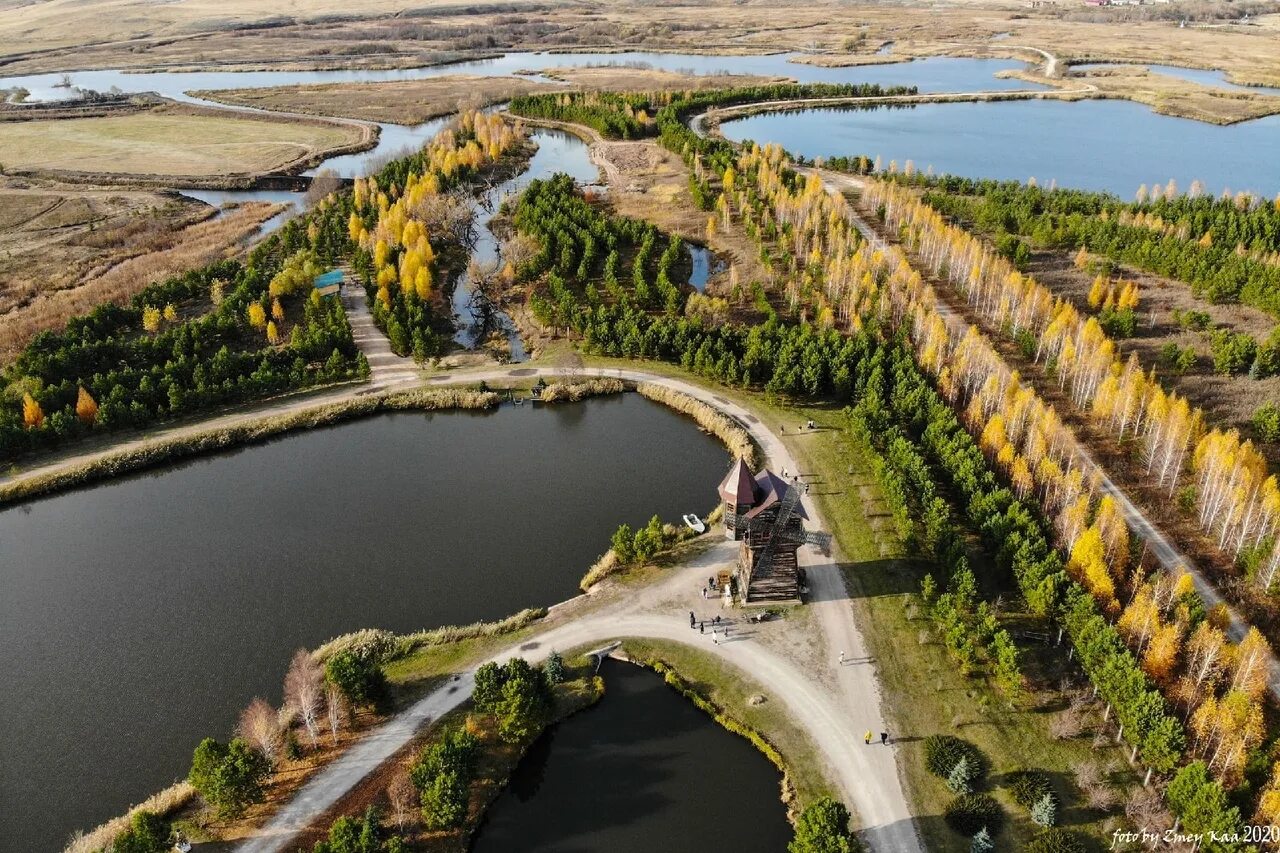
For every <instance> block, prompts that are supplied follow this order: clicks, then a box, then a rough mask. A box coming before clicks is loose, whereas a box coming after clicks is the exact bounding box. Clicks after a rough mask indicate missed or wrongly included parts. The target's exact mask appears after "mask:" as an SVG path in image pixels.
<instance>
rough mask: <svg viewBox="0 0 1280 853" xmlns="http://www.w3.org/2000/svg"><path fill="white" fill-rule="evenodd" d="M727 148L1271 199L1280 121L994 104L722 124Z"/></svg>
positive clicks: (791, 114) (764, 116)
mask: <svg viewBox="0 0 1280 853" xmlns="http://www.w3.org/2000/svg"><path fill="white" fill-rule="evenodd" d="M721 130H722V132H723V133H724V135H725V136H726V137H728V138H729V139H733V140H742V139H753V140H755V141H757V142H760V143H764V142H777V143H779V144H781V145H782V147H784V148H786V149H787V150H789V151H791V152H792V153H795V154H801V155H804V156H805V157H831V156H838V155H855V154H865V155H867V156H869V157H872V158H875V157H877V156H879V157H881V158H882V159H883V163H884V165H885V166H886V167H887V166H888V164H889V161H891V160H897V161H898V165H899V167H901V166H903V164H904V163H905V162H906V161H907V160H912V161H914V163H915V166H916V168H917V169H919V170H921V171H923V170H925V169H927V168H928V167H930V166H932V167H933V169H934V171H936V172H950V173H952V174H957V175H965V176H967V177H975V178H1003V179H1014V180H1019V181H1026V180H1027V179H1028V178H1033V177H1034V178H1035V179H1036V180H1037V181H1039V183H1040V184H1041V186H1047V185H1048V184H1049V182H1050V181H1055V180H1056V181H1057V183H1058V185H1059V186H1068V187H1075V188H1078V189H1090V190H1106V191H1108V192H1113V193H1116V194H1117V195H1119V196H1121V197H1122V198H1132V197H1133V194H1134V192H1135V191H1136V190H1137V189H1138V186H1139V185H1140V184H1147V185H1148V186H1150V185H1151V184H1152V183H1159V184H1161V185H1163V184H1165V183H1167V182H1168V180H1169V179H1170V178H1173V179H1175V180H1176V181H1177V182H1178V186H1180V187H1182V188H1183V189H1186V188H1187V187H1189V186H1190V185H1191V182H1192V181H1194V180H1199V181H1201V182H1203V184H1204V185H1205V187H1206V189H1207V190H1208V191H1210V192H1213V193H1220V192H1221V191H1222V190H1223V189H1227V188H1229V189H1231V190H1251V191H1254V192H1257V193H1260V194H1261V195H1263V196H1266V197H1271V196H1273V195H1275V194H1276V193H1277V192H1280V169H1278V168H1277V166H1276V162H1277V161H1276V157H1275V153H1276V152H1277V151H1280V115H1275V116H1267V117H1266V118H1261V119H1255V120H1254V121H1248V122H1243V123H1241V124H1235V125H1229V126H1227V127H1220V126H1218V125H1212V124H1206V123H1204V122H1199V121H1190V120H1188V119H1180V118H1172V117H1170V116H1162V115H1157V114H1156V113H1153V112H1152V111H1151V109H1150V108H1149V107H1147V106H1144V105H1143V104H1135V103H1133V102H1131V101H1119V100H1114V101H1113V100H1107V101H1078V102H1075V103H1068V102H1065V101H1052V100H1046V101H1041V100H1031V101H997V102H990V103H954V104H919V105H916V106H894V107H875V108H871V109H810V110H796V111H788V112H775V113H759V114H757V115H754V116H748V117H746V118H741V119H734V120H732V121H726V122H724V124H722V125H721Z"/></svg>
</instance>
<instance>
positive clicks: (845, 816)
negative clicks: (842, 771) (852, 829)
mask: <svg viewBox="0 0 1280 853" xmlns="http://www.w3.org/2000/svg"><path fill="white" fill-rule="evenodd" d="M855 849H857V848H856V847H855V846H854V841H853V839H852V837H851V836H850V835H849V810H848V809H846V808H845V807H844V804H843V803H838V802H836V801H835V800H833V799H831V798H830V797H823V798H822V799H820V800H818V801H816V802H814V803H812V804H810V805H809V806H808V807H807V808H806V809H805V810H804V811H803V812H801V813H800V817H799V819H798V820H797V821H796V834H795V837H794V838H793V839H792V840H791V843H790V844H788V845H787V853H852V851H853V850H855Z"/></svg>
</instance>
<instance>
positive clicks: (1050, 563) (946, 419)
mask: <svg viewBox="0 0 1280 853" xmlns="http://www.w3.org/2000/svg"><path fill="white" fill-rule="evenodd" d="M760 167H761V163H757V164H756V165H755V166H754V167H753V168H760ZM741 172H742V173H748V172H749V169H748V168H744V169H742V170H741ZM779 186H781V184H779ZM801 192H805V191H804V190H801ZM821 195H822V197H824V198H829V197H826V196H825V194H821ZM814 198H817V196H814ZM830 203H831V204H836V203H838V202H836V201H835V200H832V201H831V202H830ZM814 219H815V220H816V221H819V222H820V223H821V227H820V232H821V233H822V234H824V235H825V234H826V233H827V224H828V223H829V222H832V221H835V220H833V219H832V218H831V217H830V216H828V211H825V210H824V211H821V212H820V213H819V214H817V215H816V216H815V217H814ZM789 230H792V232H793V235H794V232H795V231H796V230H798V229H794V228H790V229H789ZM842 239H847V237H846V238H842ZM583 314H584V320H583V321H582V324H581V325H582V326H583V329H584V333H585V334H584V338H585V343H586V344H587V345H588V347H592V348H599V349H603V350H604V351H606V352H612V351H615V346H614V342H616V341H618V336H619V333H620V332H622V333H623V334H626V335H628V336H632V335H634V336H635V337H636V338H637V339H638V341H639V342H640V344H641V345H640V346H638V347H636V348H635V350H634V351H631V352H627V351H626V349H627V348H626V347H623V346H620V345H619V346H617V347H616V351H622V352H623V353H624V354H627V355H632V356H640V357H658V358H664V359H667V360H672V361H677V362H680V363H688V365H689V366H691V367H693V368H694V369H699V372H703V373H704V374H706V375H711V376H718V375H724V373H728V374H730V375H731V376H733V377H736V378H737V381H745V382H746V383H747V384H751V385H757V386H758V385H764V386H765V387H770V388H774V389H776V390H779V391H785V392H787V393H793V394H797V395H799V396H836V397H844V398H846V399H847V398H849V397H850V396H852V395H857V396H861V395H864V394H866V393H867V383H868V382H869V378H870V376H871V375H872V373H873V371H874V369H875V367H876V366H877V365H878V366H880V368H881V370H882V372H883V375H884V376H886V377H892V380H893V384H892V385H891V387H890V388H889V389H888V390H886V391H885V393H884V395H883V396H884V399H886V400H891V401H893V402H892V405H891V406H890V407H889V411H890V412H893V413H894V415H895V417H902V418H903V421H902V422H901V424H900V426H901V428H902V429H903V430H904V434H909V435H912V436H913V437H914V438H916V439H917V440H919V441H921V443H922V447H923V448H924V449H925V451H926V454H929V455H931V457H932V458H931V464H933V465H936V466H937V468H938V470H939V471H941V472H943V473H944V474H945V476H946V477H947V479H948V480H949V482H947V488H948V489H950V490H952V491H954V492H955V493H956V494H957V496H958V497H959V498H960V504H961V505H962V506H967V507H968V508H969V509H970V517H969V518H968V519H967V521H968V523H969V524H970V525H971V526H972V527H973V528H974V529H975V530H979V531H982V532H983V536H984V539H986V538H987V537H990V538H989V539H988V540H987V544H988V546H989V547H991V548H992V550H993V552H995V553H997V554H999V555H1002V559H1003V560H1004V561H1005V562H1006V564H1011V565H1012V567H1013V569H1014V571H1015V575H1016V576H1017V577H1018V578H1019V581H1020V584H1021V586H1022V589H1023V591H1024V593H1025V594H1026V595H1027V598H1028V601H1029V602H1030V603H1031V604H1032V606H1033V608H1034V609H1035V610H1036V611H1037V612H1039V613H1043V614H1046V615H1048V614H1052V613H1054V612H1055V611H1056V608H1057V604H1058V602H1059V601H1060V600H1061V598H1062V596H1063V595H1064V590H1068V589H1070V588H1072V587H1073V583H1072V582H1071V581H1070V580H1068V578H1067V577H1066V575H1065V572H1064V565H1063V561H1062V559H1061V558H1060V556H1059V555H1057V554H1056V553H1054V551H1053V549H1052V548H1051V547H1050V545H1049V538H1048V534H1047V531H1044V530H1042V529H1041V528H1040V524H1039V522H1038V513H1035V511H1034V510H1031V509H1030V508H1029V507H1028V506H1027V505H1025V504H1023V502H1022V501H1021V500H1019V499H1018V497H1017V496H1016V495H1014V494H1013V493H1011V492H1009V491H1008V490H1006V489H1004V488H1002V487H1000V486H999V485H998V483H997V482H996V480H995V477H994V474H992V473H991V471H990V469H989V468H988V463H987V461H986V459H985V458H984V456H983V454H982V452H981V450H980V449H979V448H978V446H977V445H976V443H975V442H974V441H973V439H972V438H971V437H970V436H969V434H968V432H967V431H966V430H965V428H964V426H963V424H962V423H961V422H960V420H959V419H958V418H957V417H956V416H955V414H954V412H953V411H952V410H951V408H950V407H949V406H948V405H947V403H946V402H945V401H944V400H943V399H942V398H941V397H940V396H939V395H938V394H937V392H935V391H934V390H933V389H932V388H930V387H929V385H928V383H927V382H926V380H925V379H924V377H923V375H922V374H921V373H920V371H919V369H918V368H917V367H916V366H915V363H914V362H913V361H912V359H911V356H910V355H909V353H908V351H907V349H906V348H905V347H904V346H902V345H901V344H892V345H888V346H886V345H883V344H881V343H880V342H879V338H878V337H877V336H876V335H875V334H874V333H873V330H874V328H875V322H874V321H872V322H870V323H864V324H862V331H861V332H855V333H853V334H851V335H840V334H838V333H836V332H835V331H834V330H829V331H827V332H818V331H816V330H815V329H814V328H813V327H812V326H811V325H802V326H786V325H783V324H782V323H781V322H780V321H777V320H775V321H773V322H771V323H769V324H766V325H765V326H763V327H757V328H753V329H751V330H750V331H745V330H742V329H739V328H735V327H732V326H721V327H716V328H710V329H708V328H704V327H703V326H702V325H701V323H700V322H699V321H697V320H694V319H689V318H683V319H681V320H678V321H676V320H672V319H670V318H665V317H664V318H654V317H649V316H636V315H635V314H631V315H627V316H621V315H619V314H617V313H615V312H609V311H596V312H592V313H591V314H589V315H588V314H587V313H586V312H583ZM889 316H892V312H891V311H890V312H889ZM613 321H623V322H625V323H626V325H627V327H629V328H627V329H626V330H625V331H623V330H621V329H614V328H610V326H611V324H612V322H613ZM673 333H674V334H673ZM623 340H625V338H624V339H623ZM749 341H750V342H752V344H753V345H750V344H748V342H749ZM606 342H607V343H606ZM650 342H651V343H650ZM602 344H604V346H602ZM748 346H750V349H749V350H748ZM714 353H719V357H718V358H713V354H714ZM748 355H750V358H748ZM725 362H730V363H732V364H738V365H741V364H743V363H744V362H746V364H747V367H746V368H745V371H744V373H743V374H738V373H735V371H734V370H732V369H730V370H728V371H725V370H724V368H723V367H722V366H721V365H722V364H724V363H725ZM806 376H808V377H811V381H807V382H806V381H796V380H797V379H802V378H803V377H806ZM886 381H888V380H886ZM1088 600H1089V601H1090V602H1092V598H1089V599H1088ZM1095 612H1096V611H1095ZM1099 620H1101V616H1099ZM1103 625H1106V623H1105V621H1103ZM1107 629H1108V630H1109V631H1110V633H1111V635H1114V636H1115V637H1116V643H1117V644H1118V647H1117V648H1116V649H1115V653H1114V654H1113V655H1111V656H1109V658H1108V664H1107V668H1106V669H1107V672H1108V673H1117V676H1118V677H1120V678H1122V679H1123V680H1124V681H1125V683H1126V685H1127V684H1133V683H1137V684H1139V685H1146V687H1145V688H1144V689H1143V691H1142V692H1141V695H1140V696H1138V695H1131V693H1129V692H1126V691H1125V690H1122V689H1121V687H1120V685H1119V683H1117V684H1116V685H1114V686H1113V687H1112V688H1110V689H1107V695H1108V698H1110V699H1112V700H1113V704H1117V705H1121V704H1123V705H1125V707H1126V708H1129V707H1130V706H1135V705H1136V704H1137V703H1139V702H1149V701H1150V697H1151V696H1154V698H1155V702H1156V703H1158V704H1157V706H1156V707H1163V700H1162V699H1161V698H1160V694H1159V693H1158V692H1157V691H1155V690H1154V688H1153V687H1151V685H1150V683H1149V681H1147V679H1146V677H1145V676H1144V675H1143V673H1142V671H1141V669H1140V667H1139V666H1138V664H1137V662H1136V661H1135V660H1134V659H1133V657H1132V655H1131V654H1129V653H1128V651H1127V650H1126V649H1125V648H1124V645H1123V642H1122V641H1120V640H1119V638H1118V635H1116V634H1115V631H1114V629H1113V628H1110V626H1107ZM1091 674H1092V675H1095V676H1097V675H1098V674H1099V673H1097V672H1094V673H1091ZM1132 716H1133V717H1134V719H1135V720H1137V719H1138V718H1139V717H1141V716H1142V715H1141V714H1139V713H1138V712H1137V711H1136V710H1135V711H1134V712H1133V714H1132ZM1166 720H1168V721H1170V722H1165V721H1166ZM1179 731H1180V726H1179V725H1178V724H1177V720H1176V719H1175V718H1172V717H1170V716H1169V715H1167V714H1163V715H1156V716H1155V717H1149V718H1146V719H1143V720H1142V721H1141V723H1140V724H1138V725H1135V726H1133V727H1131V728H1130V729H1129V731H1128V732H1127V733H1126V734H1127V736H1128V737H1129V738H1130V740H1131V741H1132V742H1134V743H1135V744H1139V745H1141V746H1142V747H1143V752H1144V755H1145V756H1146V757H1147V758H1148V760H1149V763H1151V764H1153V765H1155V766H1158V768H1159V769H1168V768H1169V767H1171V766H1172V765H1173V762H1175V761H1176V759H1177V758H1178V756H1179V754H1180V751H1181V746H1182V742H1181V741H1180V740H1179V739H1178V733H1179Z"/></svg>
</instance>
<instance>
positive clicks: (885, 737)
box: [880, 732, 889, 746]
mask: <svg viewBox="0 0 1280 853" xmlns="http://www.w3.org/2000/svg"><path fill="white" fill-rule="evenodd" d="M880 744H881V746H888V745H889V733H888V732H881V733H880Z"/></svg>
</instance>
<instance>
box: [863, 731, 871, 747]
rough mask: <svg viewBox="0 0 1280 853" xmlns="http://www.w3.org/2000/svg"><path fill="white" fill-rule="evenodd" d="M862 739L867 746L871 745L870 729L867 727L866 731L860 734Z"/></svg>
mask: <svg viewBox="0 0 1280 853" xmlns="http://www.w3.org/2000/svg"><path fill="white" fill-rule="evenodd" d="M862 739H863V740H864V741H866V742H867V746H871V729H867V733H866V734H865V735H863V736H862Z"/></svg>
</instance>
